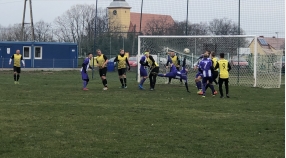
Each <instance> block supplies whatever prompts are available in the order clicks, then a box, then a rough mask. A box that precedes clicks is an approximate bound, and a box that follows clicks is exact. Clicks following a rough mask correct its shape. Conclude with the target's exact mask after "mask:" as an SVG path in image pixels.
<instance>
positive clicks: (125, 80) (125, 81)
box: [124, 78, 127, 87]
mask: <svg viewBox="0 0 286 158" xmlns="http://www.w3.org/2000/svg"><path fill="white" fill-rule="evenodd" d="M124 86H125V87H126V86H127V79H126V78H124Z"/></svg>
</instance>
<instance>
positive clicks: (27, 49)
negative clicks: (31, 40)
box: [23, 46, 31, 59]
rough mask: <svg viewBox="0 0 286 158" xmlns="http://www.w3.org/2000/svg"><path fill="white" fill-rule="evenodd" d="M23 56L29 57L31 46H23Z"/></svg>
mask: <svg viewBox="0 0 286 158" xmlns="http://www.w3.org/2000/svg"><path fill="white" fill-rule="evenodd" d="M23 58H24V59H31V47H28V46H24V47H23Z"/></svg>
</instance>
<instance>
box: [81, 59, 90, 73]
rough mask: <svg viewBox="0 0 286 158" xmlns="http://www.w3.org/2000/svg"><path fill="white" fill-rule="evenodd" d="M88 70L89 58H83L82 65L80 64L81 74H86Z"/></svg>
mask: <svg viewBox="0 0 286 158" xmlns="http://www.w3.org/2000/svg"><path fill="white" fill-rule="evenodd" d="M88 68H89V58H85V59H84V61H83V63H82V67H81V70H80V71H81V72H87V70H88Z"/></svg>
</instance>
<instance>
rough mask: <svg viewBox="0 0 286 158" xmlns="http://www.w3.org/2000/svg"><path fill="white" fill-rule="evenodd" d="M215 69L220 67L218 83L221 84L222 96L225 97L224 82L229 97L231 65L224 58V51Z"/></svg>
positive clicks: (220, 91)
mask: <svg viewBox="0 0 286 158" xmlns="http://www.w3.org/2000/svg"><path fill="white" fill-rule="evenodd" d="M215 69H219V79H218V85H219V93H220V98H223V91H222V84H223V83H224V85H225V91H226V97H227V98H229V89H228V78H229V71H230V70H231V66H230V64H229V62H228V61H227V60H226V59H224V53H220V59H219V61H218V62H217V65H216V66H215Z"/></svg>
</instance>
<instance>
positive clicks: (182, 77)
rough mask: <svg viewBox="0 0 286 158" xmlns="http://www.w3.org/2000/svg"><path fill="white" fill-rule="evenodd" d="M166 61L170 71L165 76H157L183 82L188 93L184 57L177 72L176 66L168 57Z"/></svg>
mask: <svg viewBox="0 0 286 158" xmlns="http://www.w3.org/2000/svg"><path fill="white" fill-rule="evenodd" d="M168 61H169V62H170V64H171V71H170V72H169V73H167V74H158V76H160V77H169V78H175V79H180V80H182V81H184V82H185V86H186V89H187V92H189V93H190V91H189V86H188V76H187V74H188V70H187V69H186V57H185V58H184V60H183V66H182V70H181V71H178V70H177V68H176V66H175V65H174V64H173V63H172V60H171V59H170V56H168Z"/></svg>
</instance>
